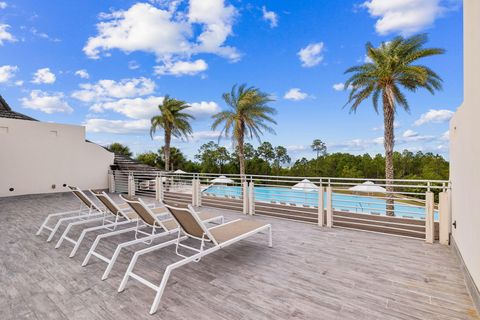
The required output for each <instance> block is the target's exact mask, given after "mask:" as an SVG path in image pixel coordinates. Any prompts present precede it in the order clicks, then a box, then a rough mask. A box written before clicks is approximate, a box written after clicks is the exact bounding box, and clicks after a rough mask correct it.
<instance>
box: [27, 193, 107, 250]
mask: <svg viewBox="0 0 480 320" xmlns="http://www.w3.org/2000/svg"><path fill="white" fill-rule="evenodd" d="M69 188H70V189H71V191H72V193H73V194H74V195H75V197H76V198H77V199H78V200H80V208H79V209H78V210H72V211H65V212H58V213H51V214H49V215H48V216H47V217H46V218H45V220H44V221H43V223H42V225H41V226H40V228H39V229H38V231H37V233H36V235H37V236H38V235H40V234H41V233H42V231H43V230H44V229H46V230H48V231H50V234H49V236H48V238H47V242H50V241H52V239H53V237H54V236H55V233H56V232H57V231H58V229H59V228H60V226H61V225H62V224H63V223H64V222H69V221H75V220H80V221H87V220H88V221H89V220H92V219H96V218H98V217H101V216H103V215H104V212H103V211H102V210H101V209H100V208H99V207H98V206H97V205H96V204H95V203H94V202H92V201H91V200H90V198H88V197H87V195H86V194H85V193H84V192H83V191H82V190H80V189H79V188H77V187H71V186H70V187H69ZM75 192H78V193H80V194H81V195H82V196H83V197H84V198H85V200H84V199H82V198H80V197H79V196H78V195H77V194H76V193H75ZM56 217H60V219H58V220H57V222H56V223H55V225H54V226H49V225H48V222H49V221H50V219H51V218H56Z"/></svg>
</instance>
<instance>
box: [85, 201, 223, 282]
mask: <svg viewBox="0 0 480 320" xmlns="http://www.w3.org/2000/svg"><path fill="white" fill-rule="evenodd" d="M120 197H121V198H122V199H123V200H125V201H127V202H128V201H129V200H127V199H125V198H123V197H122V195H120ZM138 201H139V202H140V203H141V204H142V205H143V206H144V207H146V208H147V209H149V207H148V206H147V204H145V202H143V200H142V199H138ZM150 214H151V215H152V217H156V219H155V220H156V221H157V223H159V225H160V227H155V226H149V225H147V224H146V223H144V222H143V221H142V220H141V219H138V220H137V225H136V226H135V227H131V228H126V229H122V230H117V231H113V232H109V233H106V234H101V235H98V236H97V238H96V239H95V241H94V243H93V244H92V246H91V247H90V250H89V251H88V253H87V255H86V257H85V259H84V260H83V262H82V267H84V266H86V265H87V264H88V262H89V261H90V259H91V257H92V256H95V257H97V258H98V259H100V260H101V261H103V262H106V263H107V268H106V269H105V271H104V273H103V275H102V280H106V279H107V278H108V276H109V274H110V272H111V271H112V268H113V266H114V264H115V262H116V261H117V258H118V256H119V254H120V252H121V250H122V249H124V248H126V247H129V246H133V245H135V244H139V243H144V244H146V245H151V244H152V242H153V240H155V239H158V238H163V237H166V236H169V235H174V234H176V233H178V232H179V231H180V229H179V228H175V229H172V230H168V229H167V228H166V227H165V226H164V225H163V223H162V221H161V220H160V219H157V218H158V215H155V214H154V213H153V212H151V211H150ZM214 221H220V223H224V221H225V220H224V217H223V216H218V217H214V218H211V219H207V220H204V222H206V223H208V222H214ZM146 227H150V228H151V229H152V231H151V232H144V231H142V230H141V229H143V228H146ZM160 230H161V231H160ZM157 231H160V232H157ZM127 232H135V239H133V240H130V241H126V242H123V243H120V244H118V245H117V248H116V249H115V251H114V253H113V255H112V257H111V258H108V257H106V256H104V255H102V254H100V253H98V252H96V251H95V249H96V248H97V246H98V244H99V243H100V240H102V239H105V238H109V237H113V236H117V235H119V234H123V233H127ZM140 234H141V235H144V236H142V237H139V235H140ZM170 242H171V241H168V242H165V243H168V244H167V245H169V244H170ZM162 244H163V243H160V244H158V245H157V246H159V245H162ZM155 247H156V246H155Z"/></svg>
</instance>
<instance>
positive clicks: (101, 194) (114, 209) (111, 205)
mask: <svg viewBox="0 0 480 320" xmlns="http://www.w3.org/2000/svg"><path fill="white" fill-rule="evenodd" d="M90 192H91V193H92V194H93V195H94V196H95V197H96V198H97V199H98V200H100V202H101V203H103V205H104V206H105V208H107V209H108V211H110V212H111V213H112V214H113V215H116V216H117V215H119V214H120V213H121V212H122V210H121V209H120V208H119V207H118V206H117V204H116V203H115V202H114V201H113V200H112V199H111V198H110V197H109V196H108V195H107V194H106V193H105V191H102V190H90Z"/></svg>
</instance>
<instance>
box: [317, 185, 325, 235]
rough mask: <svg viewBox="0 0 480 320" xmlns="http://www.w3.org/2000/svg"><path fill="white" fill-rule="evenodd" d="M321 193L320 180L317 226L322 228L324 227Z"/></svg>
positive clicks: (322, 189)
mask: <svg viewBox="0 0 480 320" xmlns="http://www.w3.org/2000/svg"><path fill="white" fill-rule="evenodd" d="M323 192H324V188H323V185H322V179H320V186H319V187H318V226H319V227H323V226H324V225H325V222H324V213H325V211H324V207H325V205H324V203H323Z"/></svg>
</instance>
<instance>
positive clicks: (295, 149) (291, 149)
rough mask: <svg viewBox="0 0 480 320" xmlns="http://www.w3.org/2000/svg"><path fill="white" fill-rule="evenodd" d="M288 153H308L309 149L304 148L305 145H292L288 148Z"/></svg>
mask: <svg viewBox="0 0 480 320" xmlns="http://www.w3.org/2000/svg"><path fill="white" fill-rule="evenodd" d="M286 148H287V150H288V152H301V151H307V150H308V148H309V147H307V146H304V145H291V146H286Z"/></svg>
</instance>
